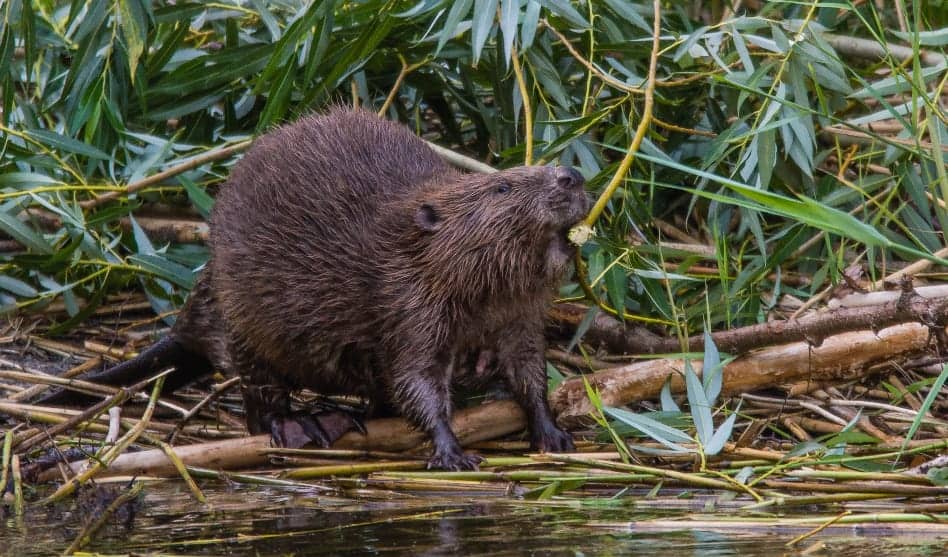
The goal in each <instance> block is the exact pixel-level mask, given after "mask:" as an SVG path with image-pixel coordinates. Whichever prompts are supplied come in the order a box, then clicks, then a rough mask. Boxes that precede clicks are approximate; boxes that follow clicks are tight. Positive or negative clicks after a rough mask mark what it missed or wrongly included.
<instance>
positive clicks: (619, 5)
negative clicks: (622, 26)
mask: <svg viewBox="0 0 948 557" xmlns="http://www.w3.org/2000/svg"><path fill="white" fill-rule="evenodd" d="M604 1H605V4H606V5H607V6H609V9H611V10H612V11H614V12H615V13H617V14H619V16H621V17H622V18H623V19H625V20H626V21H628V22H629V23H631V24H632V25H635V26H636V27H638V28H639V29H641V30H642V31H645V32H646V33H651V32H652V26H651V24H649V22H647V21H645V18H644V17H642V15H641V14H639V12H637V11H636V10H635V8H634V5H633V4H632V3H631V2H628V0H604Z"/></svg>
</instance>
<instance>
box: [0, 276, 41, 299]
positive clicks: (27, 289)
mask: <svg viewBox="0 0 948 557" xmlns="http://www.w3.org/2000/svg"><path fill="white" fill-rule="evenodd" d="M0 289H3V290H6V291H7V292H9V293H11V294H16V295H17V296H20V297H23V298H34V297H36V296H37V295H39V292H37V290H36V289H35V288H33V287H32V286H31V285H29V284H27V283H25V282H23V281H22V280H20V279H18V278H15V277H11V276H10V275H2V274H0Z"/></svg>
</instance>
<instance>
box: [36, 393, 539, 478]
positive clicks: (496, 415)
mask: <svg viewBox="0 0 948 557" xmlns="http://www.w3.org/2000/svg"><path fill="white" fill-rule="evenodd" d="M526 425H527V420H526V416H525V415H524V413H523V410H521V408H520V406H519V405H518V404H517V403H515V402H513V401H510V400H502V401H497V402H491V403H487V404H482V405H480V406H475V407H472V408H465V409H463V410H459V411H457V412H455V414H454V417H453V418H452V420H451V427H452V429H453V430H454V433H455V434H456V435H457V436H458V439H459V440H460V441H461V444H462V445H470V444H472V443H478V442H480V441H486V440H489V439H495V438H497V437H503V436H504V435H509V434H511V433H516V432H518V431H521V430H523V429H524V428H525V427H526ZM365 429H366V434H365V435H362V434H361V433H358V432H349V433H347V434H345V435H343V436H342V437H341V438H339V440H337V441H336V442H335V443H334V444H333V446H332V448H333V449H352V450H373V451H384V452H403V451H411V450H415V449H421V448H423V446H424V445H425V444H426V442H427V440H428V438H427V436H426V435H425V434H424V433H422V432H420V431H418V430H416V429H414V428H412V427H411V426H410V425H409V424H408V422H407V421H405V420H404V419H402V418H385V419H380V420H369V421H367V422H366V423H365ZM269 448H270V436H269V435H254V436H251V437H241V438H239V439H227V440H224V441H212V442H210V443H197V444H194V445H183V446H180V447H174V452H175V454H176V455H177V456H178V457H179V458H180V459H181V461H182V462H184V464H186V465H188V466H198V467H202V468H212V469H215V470H236V469H245V468H251V467H254V466H260V465H263V464H266V463H267V459H268V457H267V455H266V454H265V453H264V452H263V451H264V449H269ZM69 466H70V468H71V469H72V471H73V472H74V473H78V472H79V471H81V470H84V469H85V468H86V467H87V466H89V461H87V460H84V461H78V462H73V463H71V464H70V465H69ZM141 475H145V476H157V477H173V476H177V475H178V472H177V470H176V469H175V467H174V465H173V464H172V463H171V461H170V460H169V459H168V457H167V455H165V453H164V452H163V451H162V450H161V449H152V450H147V451H141V452H137V453H125V454H122V455H121V456H119V457H118V458H116V459H115V461H113V462H112V464H111V465H110V466H109V467H108V469H106V470H104V471H103V472H101V473H100V474H98V475H97V477H107V476H141ZM57 479H61V476H60V473H59V470H58V469H51V470H46V471H44V472H43V473H41V474H40V475H39V477H38V481H40V482H44V481H53V480H57Z"/></svg>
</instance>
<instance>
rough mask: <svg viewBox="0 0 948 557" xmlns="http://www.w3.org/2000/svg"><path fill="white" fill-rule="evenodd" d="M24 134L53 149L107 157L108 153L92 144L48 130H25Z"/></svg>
mask: <svg viewBox="0 0 948 557" xmlns="http://www.w3.org/2000/svg"><path fill="white" fill-rule="evenodd" d="M26 135H28V136H30V137H32V138H33V139H35V140H36V141H39V142H40V143H42V144H43V145H45V146H46V147H50V148H52V149H53V150H54V151H65V152H67V153H75V154H77V155H82V156H84V157H89V158H91V159H100V160H106V159H108V158H109V155H107V154H106V153H103V152H102V151H100V150H99V149H96V148H95V147H93V146H92V145H89V144H86V143H83V142H81V141H77V140H75V139H73V138H71V137H66V136H65V135H62V134H58V133H56V132H52V131H49V130H26Z"/></svg>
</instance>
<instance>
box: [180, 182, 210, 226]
mask: <svg viewBox="0 0 948 557" xmlns="http://www.w3.org/2000/svg"><path fill="white" fill-rule="evenodd" d="M178 182H180V183H181V185H182V186H184V189H185V191H187V192H188V199H190V200H191V204H192V205H194V208H195V209H197V211H198V213H200V214H201V216H202V217H204V219H205V220H207V219H208V218H210V216H211V209H213V208H214V199H213V198H212V197H211V196H210V195H208V194H207V192H206V191H204V189H203V188H200V187H198V185H197V184H195V183H194V182H192V181H191V180H189V179H188V178H187V176H184V175H181V176H178Z"/></svg>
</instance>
